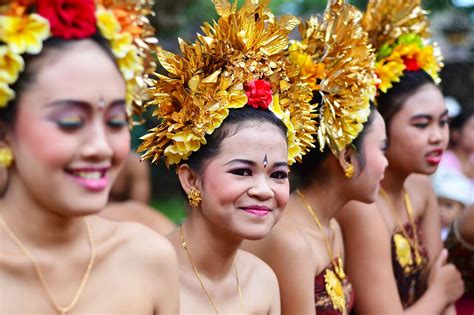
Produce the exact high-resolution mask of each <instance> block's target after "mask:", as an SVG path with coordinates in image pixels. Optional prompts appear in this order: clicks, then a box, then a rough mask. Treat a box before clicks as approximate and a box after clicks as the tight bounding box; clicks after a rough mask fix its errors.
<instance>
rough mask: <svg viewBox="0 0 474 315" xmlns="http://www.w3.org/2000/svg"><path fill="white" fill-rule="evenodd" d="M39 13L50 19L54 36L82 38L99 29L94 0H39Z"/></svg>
mask: <svg viewBox="0 0 474 315" xmlns="http://www.w3.org/2000/svg"><path fill="white" fill-rule="evenodd" d="M38 14H39V15H41V16H42V17H44V18H46V19H47V20H48V21H49V24H50V25H51V33H52V34H53V36H54V37H60V38H64V39H72V38H76V39H80V38H87V37H89V36H91V35H93V34H94V33H96V31H97V28H96V18H95V5H94V1H93V0H38Z"/></svg>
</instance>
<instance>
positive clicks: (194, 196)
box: [188, 187, 201, 207]
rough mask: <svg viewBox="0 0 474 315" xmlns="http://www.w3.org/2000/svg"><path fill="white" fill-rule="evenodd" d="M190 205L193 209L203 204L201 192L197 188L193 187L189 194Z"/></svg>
mask: <svg viewBox="0 0 474 315" xmlns="http://www.w3.org/2000/svg"><path fill="white" fill-rule="evenodd" d="M188 201H189V204H190V205H191V206H193V207H197V206H199V204H200V203H201V192H200V191H199V190H197V189H196V188H194V187H192V188H191V190H190V191H189V193H188Z"/></svg>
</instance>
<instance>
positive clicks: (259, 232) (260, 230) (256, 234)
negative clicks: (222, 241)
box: [241, 224, 273, 241]
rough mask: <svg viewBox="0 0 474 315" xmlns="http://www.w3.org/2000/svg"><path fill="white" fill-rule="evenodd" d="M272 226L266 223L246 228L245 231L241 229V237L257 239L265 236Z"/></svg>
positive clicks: (251, 239)
mask: <svg viewBox="0 0 474 315" xmlns="http://www.w3.org/2000/svg"><path fill="white" fill-rule="evenodd" d="M272 227H273V225H272V226H268V225H263V224H262V225H260V226H255V227H251V228H246V229H245V231H242V234H241V235H242V238H243V239H246V240H250V241H257V240H260V239H262V238H265V236H267V235H268V234H269V233H270V231H271V229H272Z"/></svg>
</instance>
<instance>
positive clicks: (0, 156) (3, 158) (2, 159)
mask: <svg viewBox="0 0 474 315" xmlns="http://www.w3.org/2000/svg"><path fill="white" fill-rule="evenodd" d="M12 163H13V152H12V150H11V149H10V148H0V166H2V167H4V168H9V167H10V166H11V165H12Z"/></svg>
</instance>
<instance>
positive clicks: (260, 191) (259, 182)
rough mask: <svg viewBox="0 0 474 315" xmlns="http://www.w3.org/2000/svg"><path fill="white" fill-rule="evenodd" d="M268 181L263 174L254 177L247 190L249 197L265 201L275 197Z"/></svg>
mask: <svg viewBox="0 0 474 315" xmlns="http://www.w3.org/2000/svg"><path fill="white" fill-rule="evenodd" d="M268 180H269V179H268V178H267V176H266V175H264V174H262V175H259V176H255V180H254V182H253V183H252V186H251V187H250V189H249V190H248V194H249V196H251V197H254V198H257V199H260V200H267V199H270V198H273V197H274V196H275V193H274V191H273V189H272V187H271V185H270V183H269V182H268Z"/></svg>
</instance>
